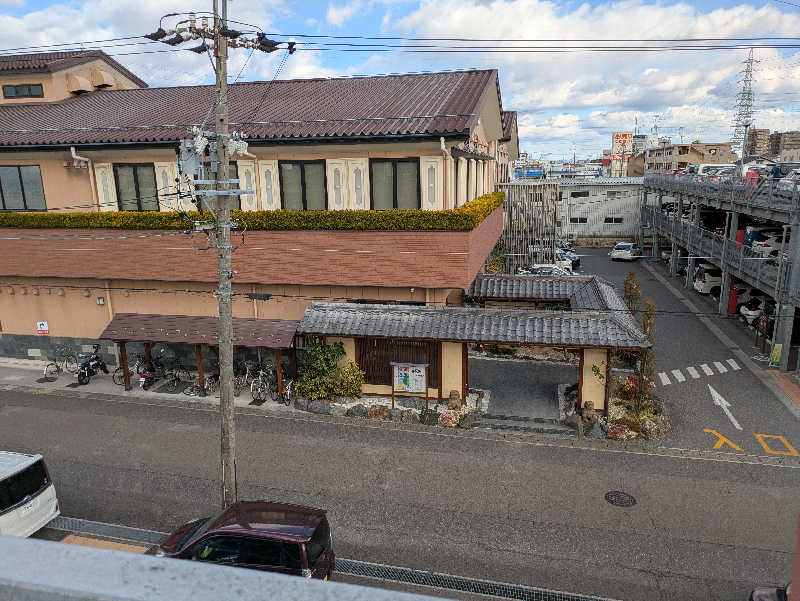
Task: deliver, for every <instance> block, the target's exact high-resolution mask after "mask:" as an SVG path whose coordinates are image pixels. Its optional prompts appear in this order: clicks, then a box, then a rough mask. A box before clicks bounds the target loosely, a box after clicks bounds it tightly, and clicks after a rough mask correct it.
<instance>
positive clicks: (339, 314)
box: [297, 303, 650, 348]
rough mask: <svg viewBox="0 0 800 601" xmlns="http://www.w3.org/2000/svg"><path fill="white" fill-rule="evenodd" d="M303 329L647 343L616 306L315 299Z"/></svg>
mask: <svg viewBox="0 0 800 601" xmlns="http://www.w3.org/2000/svg"><path fill="white" fill-rule="evenodd" d="M297 331H298V333H301V334H318V335H328V336H353V337H380V338H410V339H417V340H445V341H454V342H484V343H506V344H539V345H546V346H571V347H582V348H589V347H603V348H608V347H612V348H613V347H616V348H647V347H649V346H650V343H649V342H648V340H647V338H646V337H645V336H644V334H642V332H640V331H639V330H638V329H637V328H635V327H632V326H631V324H630V323H629V322H628V320H626V319H625V318H624V317H618V316H617V314H616V312H615V311H606V312H594V311H578V312H573V311H519V310H506V309H483V308H469V307H420V306H409V305H360V304H359V305H357V304H346V303H313V304H312V305H310V306H308V307H306V311H305V314H304V315H303V319H301V320H300V325H299V326H298V328H297Z"/></svg>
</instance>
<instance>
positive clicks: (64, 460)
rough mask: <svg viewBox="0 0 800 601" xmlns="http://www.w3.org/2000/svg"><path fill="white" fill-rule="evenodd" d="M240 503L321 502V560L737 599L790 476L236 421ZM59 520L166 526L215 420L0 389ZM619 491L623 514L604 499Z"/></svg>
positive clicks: (201, 494)
mask: <svg viewBox="0 0 800 601" xmlns="http://www.w3.org/2000/svg"><path fill="white" fill-rule="evenodd" d="M237 423H238V432H239V434H238V445H239V446H238V449H239V451H238V462H237V465H238V474H239V482H240V496H241V497H243V498H263V499H277V500H283V501H287V502H294V503H304V504H309V505H313V506H318V507H324V508H327V509H328V510H329V511H330V520H331V523H332V525H333V526H332V527H333V533H334V544H335V547H336V550H337V553H338V554H340V555H341V556H343V557H348V558H352V559H361V560H365V561H371V562H377V563H384V564H390V565H397V566H405V567H410V568H416V569H426V570H434V571H438V572H445V573H451V574H458V575H464V576H469V577H475V578H487V579H491V580H497V581H505V582H513V583H518V584H526V585H533V586H540V587H548V588H553V589H558V590H566V591H573V592H581V593H587V594H595V595H601V596H607V597H612V598H618V599H626V600H627V599H631V600H633V599H637V600H639V599H646V600H648V601H656V600H660V599H664V600H667V599H675V600H677V599H680V600H682V601H687V600H692V599H697V600H701V599H702V600H704V601H706V600H709V599H720V600H722V599H725V600H731V599H745V598H746V597H747V594H748V593H749V590H750V589H751V588H752V587H753V586H755V585H756V584H761V583H769V582H784V581H786V580H787V579H788V577H789V571H790V566H791V559H792V552H793V544H794V539H793V537H794V530H795V527H796V523H797V522H796V520H797V515H798V506H799V505H800V494H799V493H800V490H798V471H797V469H795V468H791V467H766V466H763V465H750V464H746V463H732V462H727V461H725V462H723V461H711V460H706V459H700V458H698V459H693V460H692V459H678V458H672V457H665V456H655V455H647V454H640V453H636V452H630V453H627V452H602V451H591V450H586V449H580V448H578V449H574V448H560V447H552V446H541V445H536V444H533V440H532V439H530V438H526V437H509V438H508V439H507V440H494V439H489V438H487V437H486V436H484V435H481V434H479V433H461V434H457V435H448V433H446V432H442V431H438V430H424V431H412V430H404V429H396V428H392V427H384V426H382V425H375V424H370V422H368V421H363V422H348V423H346V424H341V423H336V422H333V421H331V420H329V419H311V418H309V417H306V416H303V417H293V416H286V417H274V416H264V415H241V416H239V418H238V420H237ZM0 440H1V441H2V447H3V448H6V449H11V450H21V451H37V452H42V453H43V454H44V455H45V456H46V458H47V461H48V464H49V466H50V468H51V472H52V476H53V479H54V481H55V483H56V485H57V489H58V492H59V497H60V499H61V507H62V511H63V513H64V515H68V516H73V517H79V518H85V519H91V520H97V521H104V522H112V523H118V524H125V525H130V526H137V527H141V528H147V529H154V530H162V531H167V530H170V529H172V528H174V527H175V526H177V525H178V524H180V523H183V522H185V521H186V520H189V519H192V518H195V517H198V516H203V515H208V514H210V513H211V512H213V511H214V509H215V508H216V506H217V502H218V498H219V492H218V489H219V487H218V483H217V482H216V477H217V473H218V465H219V460H218V452H219V441H218V422H217V413H216V412H215V411H204V410H196V409H188V408H169V407H164V406H161V405H156V404H152V403H149V404H148V403H134V402H119V401H97V400H88V399H78V398H68V397H58V396H52V395H27V394H23V393H18V392H0ZM610 490H621V491H625V492H628V493H630V494H632V495H634V496H635V498H636V500H637V504H636V505H635V506H633V507H630V508H620V507H615V506H612V505H610V504H608V503H607V502H605V500H604V494H605V493H606V492H607V491H610Z"/></svg>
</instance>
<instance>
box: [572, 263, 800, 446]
mask: <svg viewBox="0 0 800 601" xmlns="http://www.w3.org/2000/svg"><path fill="white" fill-rule="evenodd" d="M579 252H580V254H582V255H585V256H583V257H582V264H583V268H584V269H583V270H584V272H585V273H589V274H596V275H599V276H601V277H604V278H606V279H607V280H609V281H610V282H612V283H613V284H614V285H615V287H616V288H617V289H618V290H619V291H621V290H622V285H623V282H624V280H625V277H626V276H627V274H628V273H629V272H630V271H633V272H634V273H635V274H636V277H637V280H638V281H639V283H640V284H641V286H642V290H643V292H644V294H645V295H648V296H650V297H651V298H652V299H653V301H654V302H655V305H656V309H657V311H658V313H657V316H656V327H655V351H656V374H659V373H663V374H665V375H666V377H667V378H668V379H669V384H667V385H664V384H663V383H662V381H661V378H660V377H659V376H658V375H657V376H656V383H657V385H656V390H655V393H656V394H657V395H658V396H659V397H660V398H662V399H663V400H664V401H665V403H666V406H667V408H668V410H669V414H670V419H671V421H672V425H673V431H672V432H671V434H670V435H669V436H668V437H667V438H666V439H665V440H664V444H666V445H670V446H675V447H682V448H691V449H704V450H709V449H711V448H712V447H713V445H715V444H716V443H717V442H718V440H719V438H718V437H717V436H716V435H715V434H713V433H709V432H706V431H705V430H715V431H717V432H719V433H720V434H722V435H723V436H725V437H727V438H728V439H729V440H731V441H732V442H733V443H734V444H736V445H737V446H738V447H740V448H741V449H742V452H743V453H753V454H764V453H767V451H766V450H765V449H764V447H763V446H762V444H761V442H759V439H758V438H757V437H756V436H755V435H756V434H761V435H766V436H762V437H761V440H763V441H764V443H765V444H767V446H768V447H769V448H770V449H771V450H773V451H780V452H790V451H789V450H788V449H787V447H786V446H785V445H784V444H783V442H782V441H781V440H780V439H779V438H773V437H783V438H784V439H785V440H786V441H787V442H788V443H789V444H790V445H791V448H792V449H794V450H795V451H798V452H800V420H798V419H797V418H796V417H795V416H793V415H792V414H791V413H790V412H789V411H788V410H787V408H786V407H785V405H783V404H782V403H781V402H780V401H779V400H778V399H777V398H776V396H775V395H774V394H773V393H772V391H770V390H769V389H768V388H767V387H766V386H765V385H764V384H763V383H762V382H761V381H760V380H759V379H758V378H756V376H755V375H754V374H753V373H752V372H751V371H750V370H748V369H746V367H745V365H744V363H743V361H742V360H741V359H740V358H738V357H736V355H734V353H733V350H734V349H733V348H728V347H727V346H726V345H725V344H723V343H722V342H720V341H719V340H718V339H717V338H716V337H715V336H714V335H713V333H712V332H711V330H709V329H708V327H706V325H705V324H704V323H703V322H702V321H701V320H700V319H699V318H698V317H697V315H694V314H692V313H691V312H690V311H689V309H688V308H687V307H686V306H685V305H684V304H682V303H681V302H680V300H679V299H678V298H677V297H676V296H675V295H674V294H673V292H672V291H670V290H669V289H668V288H667V287H666V286H664V284H663V283H662V282H660V281H659V280H658V279H657V278H655V277H653V274H652V273H651V272H650V271H648V270H647V269H646V268H645V260H640V261H636V262H633V263H625V262H612V261H610V260H609V258H608V256H607V252H608V249H580V250H579ZM649 264H650V265H651V266H652V267H653V268H654V270H655V271H656V273H657V274H659V275H660V276H663V278H666V279H667V280H668V282H669V283H670V284H671V285H672V287H673V288H677V289H678V291H679V292H680V293H681V294H683V295H684V296H685V297H687V298H688V299H689V300H691V301H692V302H693V303H694V304H695V305H696V306H697V308H698V309H699V312H700V313H701V314H702V315H703V316H705V317H707V318H709V319H710V320H711V321H712V323H713V324H714V325H716V326H717V327H719V328H720V329H721V330H723V332H724V333H725V334H726V335H728V336H729V337H730V338H731V340H732V341H734V342H735V343H736V346H735V347H734V348H739V349H741V350H743V351H744V352H745V353H747V355H748V356H750V355H753V354H754V353H756V349H755V348H754V347H753V346H752V334H751V333H750V331H749V330H746V329H745V328H744V327H743V326H742V324H741V323H739V322H738V320H737V319H731V318H725V317H722V316H719V315H718V314H717V313H716V302H714V301H713V300H712V299H711V298H710V297H707V296H701V295H700V294H698V293H696V292H695V291H693V290H691V289H688V288H684V287H683V280H682V278H675V277H672V276H670V275H669V274H668V271H667V269H666V268H665V267H664V264H663V263H661V262H649ZM729 359H733V361H734V363H735V364H736V365H737V366H738V367H739V368H740V369H738V370H735V369H733V367H732V366H731V365H730V364H729V363H728V362H727V361H728V360H729ZM715 363H720V364H721V365H722V366H723V368H725V369H726V370H727V371H726V372H724V373H720V370H719V368H718V366H716V365H715ZM702 365H705V366H707V368H708V370H710V371H711V372H713V375H707V373H706V372H705V371H703V369H702V367H701V366H702ZM761 365H762V366H765V365H766V364H763V363H762V364H761ZM689 367H692V368H693V370H694V372H695V374H697V375H698V376H699V377H698V378H694V377H693V376H692V374H691V372H690V370H688V369H687V368H689ZM672 370H678V371H679V372H680V374H681V376H682V377H683V378H684V381H683V382H681V381H679V379H678V378H677V377H676V376H675V374H673V371H672ZM709 385H711V386H712V387H713V388H714V390H716V391H717V392H718V393H719V394H720V395H721V396H722V397H723V398H724V399H725V400H726V401H727V402H728V403H730V407H729V411H730V413H731V415H732V416H733V419H734V420H735V421H736V422H737V423H738V424H739V425H740V426H741V428H742V429H741V430H738V429H737V428H736V427H735V425H734V423H733V421H731V419H730V418H729V417H728V416H727V415H726V414H725V412H724V411H723V410H722V408H720V407H719V406H717V405H715V404H714V402H713V398H712V393H711V391H710V390H709ZM723 448H725V449H726V450H729V451H733V449H732V448H731V447H730V446H729V445H727V444H725V445H724V447H723Z"/></svg>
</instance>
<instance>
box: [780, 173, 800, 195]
mask: <svg viewBox="0 0 800 601" xmlns="http://www.w3.org/2000/svg"><path fill="white" fill-rule="evenodd" d="M795 183H797V185H800V169H792V170H791V171H790V172H789V173H788V174H786V176H785V177H782V178H781V179H780V180H779V181H778V185H777V186H775V189H776V190H780V191H782V192H791V191H792V190H794V186H795Z"/></svg>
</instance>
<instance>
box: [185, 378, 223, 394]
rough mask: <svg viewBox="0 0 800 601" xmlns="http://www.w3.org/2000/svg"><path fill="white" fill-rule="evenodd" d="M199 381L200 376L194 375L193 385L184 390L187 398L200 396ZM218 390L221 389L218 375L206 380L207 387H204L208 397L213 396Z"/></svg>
mask: <svg viewBox="0 0 800 601" xmlns="http://www.w3.org/2000/svg"><path fill="white" fill-rule="evenodd" d="M198 380H199V375H198V374H194V376H193V379H192V383H191V384H190V385H189V386H187V387H186V388H185V389H184V391H183V394H185V395H186V396H200V383H199V382H198ZM218 388H219V376H218V375H216V374H213V375H210V376H207V377H206V379H205V386H204V387H203V390H204V392H205V394H206V396H208V395H210V394H213V393H214V392H216V391H217V389H218Z"/></svg>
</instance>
